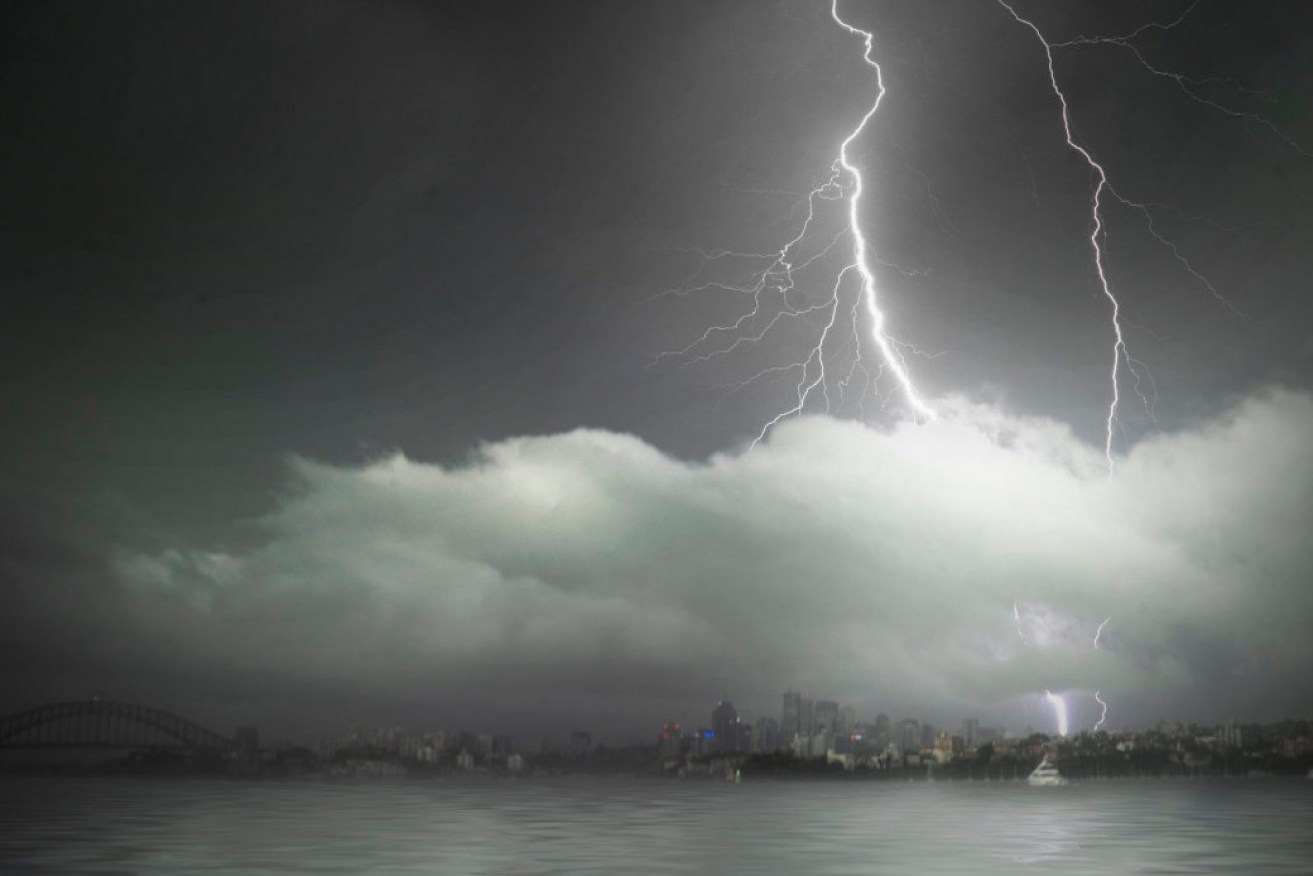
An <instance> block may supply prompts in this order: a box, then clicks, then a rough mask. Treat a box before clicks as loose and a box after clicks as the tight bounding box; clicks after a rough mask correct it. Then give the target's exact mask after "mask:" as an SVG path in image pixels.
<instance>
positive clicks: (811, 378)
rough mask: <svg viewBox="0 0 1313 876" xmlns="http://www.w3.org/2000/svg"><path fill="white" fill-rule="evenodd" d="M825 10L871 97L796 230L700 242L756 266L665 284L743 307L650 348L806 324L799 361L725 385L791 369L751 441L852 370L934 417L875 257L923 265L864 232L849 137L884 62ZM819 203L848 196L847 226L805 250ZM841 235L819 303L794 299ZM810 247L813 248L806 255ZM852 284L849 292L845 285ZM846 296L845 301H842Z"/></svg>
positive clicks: (704, 344)
mask: <svg viewBox="0 0 1313 876" xmlns="http://www.w3.org/2000/svg"><path fill="white" fill-rule="evenodd" d="M830 17H831V18H832V19H833V20H834V22H835V23H836V24H838V25H839V26H840V27H842V28H843V29H844V30H845V31H847V32H848V33H850V34H852V35H854V36H858V37H861V39H862V42H863V45H864V50H863V52H862V61H863V63H864V64H865V65H866V66H868V67H870V68H871V69H872V70H873V71H875V85H876V95H875V100H874V101H873V102H872V103H871V105H870V107H869V108H868V109H867V110H866V112H865V114H863V115H862V117H861V119H860V120H859V121H858V123H857V125H856V126H855V127H854V128H853V129H852V130H851V131H850V132H849V133H848V135H847V136H846V137H844V139H843V140H842V141H841V142H840V143H839V145H838V150H837V153H838V154H837V156H836V157H835V158H834V160H833V161H832V163H831V164H830V169H829V173H828V174H827V175H826V177H825V178H824V179H823V180H822V181H821V182H819V183H818V184H816V185H814V186H813V187H812V189H811V190H810V191H809V192H808V193H807V195H806V198H805V203H806V207H807V209H806V216H805V218H804V219H803V220H802V223H801V225H800V227H799V228H798V230H797V233H796V234H794V235H793V237H791V238H790V239H789V240H788V241H786V242H785V243H784V245H783V246H782V247H780V249H778V250H776V251H774V252H766V253H752V252H728V251H716V252H705V251H697V254H698V255H699V256H700V257H701V258H702V260H703V263H704V264H705V263H707V262H710V261H719V260H727V259H728V260H736V261H738V262H744V263H747V264H749V265H751V264H755V265H756V267H754V268H750V269H749V270H748V271H747V274H746V276H743V277H741V278H740V279H738V280H734V281H711V282H704V283H700V284H698V285H693V286H689V287H687V288H680V289H674V290H670V291H671V293H672V294H676V295H681V296H682V295H688V294H692V293H698V292H724V293H730V294H733V295H737V296H742V297H743V299H744V306H743V309H742V310H741V311H740V313H739V314H738V316H737V317H735V318H734V319H733V320H732V321H730V322H727V323H724V324H719V325H713V326H711V327H710V328H708V329H706V331H704V332H703V333H702V334H701V335H700V336H699V337H697V338H696V339H694V340H693V341H692V342H691V343H689V344H687V345H686V346H684V347H683V348H681V349H677V350H670V351H667V352H664V353H662V354H660V355H659V356H658V357H657V361H660V360H662V359H666V358H673V359H676V360H678V361H681V362H683V363H684V364H694V363H698V362H705V361H708V360H710V359H714V358H717V357H719V356H723V355H725V354H728V353H730V352H733V351H735V350H739V349H741V348H743V347H748V346H751V345H754V344H756V343H758V342H761V341H763V340H765V339H766V338H767V337H768V336H771V335H772V334H773V333H775V332H777V331H778V330H780V329H781V328H782V327H784V326H786V325H796V324H799V323H801V324H803V325H805V326H807V327H808V328H810V329H811V331H812V333H813V340H812V341H811V343H810V346H809V347H808V348H807V353H806V355H805V356H804V357H802V358H801V360H800V361H793V362H790V363H788V364H785V365H778V366H773V367H769V368H765V369H762V370H761V371H759V372H757V373H756V374H754V375H753V376H751V377H749V378H748V379H747V380H744V381H740V382H739V383H736V384H733V385H731V386H730V388H729V389H730V392H733V391H736V390H738V389H742V388H744V387H746V386H748V385H750V384H752V383H754V382H756V381H758V380H760V379H762V378H766V377H770V376H775V375H780V374H786V373H792V374H797V375H798V380H797V382H796V384H795V385H794V393H793V397H794V398H793V403H792V404H791V405H790V406H788V407H787V408H785V409H783V410H781V411H779V412H778V413H776V414H775V415H774V416H772V417H770V418H769V419H767V420H766V422H765V423H764V424H763V425H762V427H761V430H760V431H759V432H758V434H757V436H756V438H755V439H754V440H753V442H752V445H753V446H754V447H755V446H756V445H757V444H758V443H760V442H761V441H762V440H763V439H764V438H765V437H766V435H767V434H768V433H769V432H770V430H771V429H772V428H773V427H774V426H775V425H777V424H778V423H779V422H781V421H782V420H784V419H786V418H788V417H792V416H796V415H799V414H801V413H802V412H803V410H804V409H805V408H806V407H807V405H808V404H809V402H811V401H812V399H813V397H814V396H815V397H817V400H818V403H819V405H820V407H822V408H823V409H824V410H825V411H826V412H829V410H830V408H831V397H830V392H831V384H833V386H834V387H835V388H837V390H838V391H839V392H840V393H841V394H842V393H844V392H846V391H847V390H848V388H849V387H850V385H851V383H852V381H853V380H854V378H855V376H856V375H857V374H858V373H859V372H860V373H861V374H862V375H863V376H865V378H866V382H867V385H868V386H869V385H870V384H871V383H872V382H877V383H878V381H879V379H880V377H881V376H882V375H883V374H884V373H885V372H888V373H891V374H892V375H893V376H894V379H895V380H896V381H897V384H898V387H899V389H900V390H901V392H902V395H903V397H904V398H905V400H906V402H907V405H908V406H909V407H910V408H911V409H912V412H913V414H914V415H915V416H917V417H918V418H922V419H933V418H934V416H935V413H934V410H933V409H932V407H931V406H930V404H929V403H928V402H927V401H926V400H925V399H924V397H923V396H922V395H921V393H920V392H919V391H918V390H917V388H916V386H915V384H914V383H913V381H912V376H911V373H910V371H909V369H908V366H907V361H906V358H905V356H904V352H905V351H906V352H919V351H917V350H916V349H915V348H914V347H912V346H910V345H908V344H905V343H903V342H900V341H898V340H897V339H895V338H894V337H893V336H892V335H890V334H889V332H888V329H887V325H886V317H885V313H884V311H883V310H881V309H880V305H879V300H878V295H877V281H876V266H879V267H882V268H892V269H894V270H896V271H898V272H900V273H902V274H904V275H905V276H917V275H918V274H919V273H921V272H918V271H913V270H907V269H904V268H901V267H899V266H897V265H894V264H892V263H890V262H888V261H886V260H884V259H882V258H881V257H880V256H879V254H878V253H876V251H875V248H874V247H873V246H871V244H870V242H869V241H868V240H867V237H866V232H865V230H864V229H863V227H862V222H861V209H862V201H863V196H864V194H865V193H866V181H865V179H864V177H863V175H862V172H861V170H860V169H859V167H858V166H857V165H856V164H855V163H854V162H853V159H852V157H851V154H850V150H851V147H852V146H853V143H854V142H855V141H856V140H857V139H858V138H859V137H860V136H861V135H862V134H863V133H864V132H865V131H866V129H867V126H868V124H869V123H870V121H871V119H872V118H873V117H874V116H875V114H876V113H877V112H878V111H879V109H880V104H881V102H882V100H883V99H884V95H885V86H884V75H883V71H882V70H881V68H880V65H879V64H878V63H877V62H876V61H875V59H874V58H873V57H872V53H873V52H874V35H873V34H872V33H871V32H870V31H866V30H862V29H861V28H858V27H855V26H853V25H851V24H849V23H848V22H847V21H845V20H844V19H843V18H842V17H840V15H839V5H838V0H832V3H831V6H830ZM826 202H846V210H845V211H844V213H845V216H844V226H843V229H842V230H841V231H840V232H839V234H838V235H837V236H835V237H834V238H833V239H832V240H831V241H830V242H829V245H828V246H825V247H824V248H822V249H819V250H818V251H815V252H812V250H815V249H816V244H815V242H814V238H815V236H816V235H815V233H814V232H815V231H816V227H817V225H818V224H819V218H818V210H820V209H821V208H823V207H824V206H825V205H826ZM844 240H846V241H847V242H848V248H846V249H845V251H844V252H845V254H844V256H843V259H842V264H841V266H840V267H839V268H838V269H837V270H836V271H835V273H834V274H833V275H832V276H833V282H831V283H829V284H827V285H828V290H829V291H828V293H827V294H826V295H825V297H824V298H823V299H822V300H821V301H820V302H819V303H806V302H805V301H803V300H801V299H802V296H801V295H800V293H799V290H798V282H799V275H800V274H801V273H802V272H803V271H804V270H806V269H808V268H810V267H812V266H818V267H825V264H824V263H823V260H824V259H825V258H826V257H827V256H829V255H830V254H831V252H832V251H834V250H835V249H836V248H837V247H838V246H839V244H840V242H841V241H844ZM809 252H812V254H810V255H807V253H809ZM762 265H764V267H762ZM852 281H855V284H854V283H853V282H852ZM854 285H855V288H854V289H851V291H849V289H846V288H845V287H852V286H854ZM849 296H851V300H847V299H848V297H849ZM862 311H865V317H864V321H865V324H866V332H865V334H866V336H867V338H868V341H869V342H870V343H872V344H873V345H874V346H875V348H876V350H877V351H878V352H879V354H880V356H879V364H878V367H877V368H876V370H875V374H874V375H872V373H871V370H870V369H868V368H867V366H866V363H865V362H864V360H863V359H862V347H863V343H862V342H861V340H860V338H861V335H862V329H861V326H862V323H863V316H862ZM841 316H842V317H843V318H844V319H845V321H848V322H849V323H850V328H849V330H850V331H851V333H852V337H853V339H854V342H853V343H850V344H849V345H848V346H847V347H846V348H845V350H846V351H847V355H848V358H849V361H848V366H847V368H846V371H844V370H839V369H837V368H836V367H835V364H836V363H834V362H832V361H831V359H832V358H833V356H834V355H835V354H834V352H833V351H832V350H830V349H829V348H830V346H832V345H833V337H834V334H835V331H836V327H837V325H838V323H839V320H840V317H841ZM858 403H859V404H860V399H859V402H858Z"/></svg>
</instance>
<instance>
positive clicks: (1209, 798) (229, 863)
mask: <svg viewBox="0 0 1313 876" xmlns="http://www.w3.org/2000/svg"><path fill="white" fill-rule="evenodd" d="M0 872H3V873H6V874H9V873H18V874H25V873H33V874H40V873H59V874H71V873H97V874H111V873H112V874H118V873H122V874H128V873H167V874H181V873H244V874H259V873H353V874H354V873H459V874H549V873H550V874H557V873H559V874H566V873H569V874H580V873H597V874H602V873H606V874H612V873H625V874H627V873H691V874H700V873H708V874H710V873H716V874H724V873H781V874H783V873H789V874H797V873H809V874H852V873H921V874H935V873H955V874H956V873H999V874H1001V873H1049V872H1061V873H1064V874H1068V876H1070V874H1083V873H1091V874H1094V873H1097V874H1100V876H1104V874H1109V873H1245V874H1265V873H1309V872H1313V781H1309V780H1307V779H1252V778H1251V779H1219V780H1203V779H1196V780H1184V779H1178V780H1149V779H1145V780H1122V781H1089V782H1076V783H1073V784H1071V785H1068V786H1065V787H1053V788H1034V787H1030V786H1029V785H1027V784H1026V783H1025V782H989V783H986V782H953V783H947V782H934V783H926V782H917V783H892V782H843V781H838V782H819V783H805V782H791V781H780V782H758V783H749V782H745V783H743V784H739V785H728V784H720V783H712V782H692V781H688V782H679V781H659V780H650V781H622V780H609V781H603V780H588V779H569V778H560V779H543V780H525V781H519V782H510V781H495V780H490V781H487V782H473V781H470V782H452V781H449V780H448V781H433V780H426V781H419V780H414V781H407V780H399V781H391V782H389V781H355V782H331V781H304V782H259V781H251V782H240V781H224V780H212V779H194V780H193V779H172V780H165V779H157V780H137V779H125V778H115V777H104V778H76V779H74V778H41V779H36V778H27V777H23V778H15V777H6V778H0Z"/></svg>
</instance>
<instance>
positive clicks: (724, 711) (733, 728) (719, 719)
mask: <svg viewBox="0 0 1313 876" xmlns="http://www.w3.org/2000/svg"><path fill="white" fill-rule="evenodd" d="M746 729H747V728H746V727H745V726H744V725H742V724H740V723H739V712H738V709H736V708H734V704H733V703H731V702H730V701H729V700H724V699H722V700H721V701H720V702H719V703H717V704H716V708H714V709H712V710H711V730H712V732H713V733H714V734H715V737H714V738H715V744H714V745H713V746H712V747H713V750H715V751H744V750H746V749H747V747H748V740H747V734H746V733H744V730H746Z"/></svg>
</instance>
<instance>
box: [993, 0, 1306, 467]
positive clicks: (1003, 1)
mask: <svg viewBox="0 0 1313 876" xmlns="http://www.w3.org/2000/svg"><path fill="white" fill-rule="evenodd" d="M997 2H998V4H999V5H1000V6H1002V7H1003V8H1004V9H1006V10H1007V11H1008V13H1009V14H1010V15H1011V16H1012V17H1013V19H1015V20H1016V21H1017V23H1019V24H1022V25H1025V26H1026V27H1027V28H1029V29H1030V30H1031V32H1032V33H1034V34H1035V37H1036V39H1038V40H1039V42H1040V45H1041V46H1043V47H1044V57H1045V60H1046V62H1047V67H1048V74H1049V85H1050V87H1051V89H1052V91H1053V94H1054V96H1056V97H1057V99H1058V103H1059V104H1060V105H1061V108H1062V131H1063V135H1064V137H1065V139H1066V142H1067V146H1068V147H1069V148H1070V149H1071V150H1072V151H1074V152H1076V153H1077V154H1079V155H1080V156H1081V158H1083V159H1084V160H1085V163H1086V164H1087V165H1088V166H1089V169H1090V171H1091V172H1092V173H1093V175H1094V176H1095V178H1096V183H1095V186H1094V191H1093V192H1092V193H1091V197H1090V236H1089V242H1090V249H1091V250H1092V251H1093V253H1094V270H1095V274H1096V275H1097V277H1098V282H1099V288H1100V290H1101V291H1102V293H1103V296H1104V297H1105V298H1106V299H1107V300H1108V304H1109V305H1110V308H1111V311H1112V314H1111V321H1112V330H1113V336H1114V342H1113V350H1112V369H1111V375H1110V376H1111V383H1112V399H1111V401H1110V402H1109V404H1108V415H1107V418H1106V423H1105V432H1104V457H1105V458H1106V459H1107V462H1108V473H1109V474H1110V475H1111V474H1112V472H1113V470H1114V467H1115V463H1114V460H1113V440H1114V436H1115V433H1116V431H1117V428H1118V420H1117V414H1118V409H1119V407H1120V404H1121V384H1120V379H1119V378H1120V371H1121V367H1122V365H1123V363H1124V364H1125V366H1126V369H1127V371H1129V372H1130V373H1131V375H1132V378H1133V384H1132V388H1133V390H1134V392H1135V393H1136V394H1137V395H1138V396H1139V397H1140V399H1141V401H1143V402H1144V405H1145V408H1146V410H1147V411H1148V412H1149V415H1150V417H1151V418H1153V405H1152V401H1151V398H1150V395H1146V393H1145V392H1144V391H1143V390H1142V389H1141V386H1142V384H1143V383H1145V382H1148V383H1149V384H1150V387H1151V389H1150V392H1151V393H1152V392H1153V390H1152V384H1153V378H1152V376H1151V375H1150V374H1149V372H1148V368H1147V367H1145V365H1144V363H1142V362H1140V361H1139V360H1138V359H1135V358H1134V357H1132V356H1131V355H1130V352H1129V350H1128V349H1127V346H1126V338H1125V335H1124V333H1123V331H1122V322H1121V302H1120V301H1119V300H1118V299H1117V296H1116V295H1115V294H1114V292H1113V289H1112V284H1111V282H1110V281H1109V279H1108V273H1107V267H1106V264H1105V258H1104V251H1103V247H1102V245H1101V238H1102V236H1103V234H1104V229H1105V227H1106V224H1107V223H1106V221H1105V218H1104V214H1103V206H1104V202H1103V198H1104V195H1107V196H1108V197H1109V198H1111V199H1112V200H1115V201H1117V202H1118V203H1119V204H1121V205H1122V206H1124V207H1126V208H1128V209H1130V210H1133V211H1135V212H1137V213H1139V214H1140V216H1141V217H1142V218H1143V220H1144V224H1145V231H1146V232H1147V233H1148V235H1149V236H1150V237H1152V238H1153V239H1154V240H1155V241H1157V242H1158V243H1159V244H1160V245H1162V246H1163V247H1164V248H1166V249H1167V250H1168V251H1169V252H1170V253H1171V256H1172V258H1173V259H1174V260H1175V261H1176V262H1177V263H1178V264H1179V265H1180V266H1181V268H1182V269H1183V270H1184V271H1185V272H1186V273H1187V274H1189V275H1190V277H1192V278H1193V279H1194V280H1195V282H1197V283H1198V284H1199V285H1201V286H1202V287H1203V288H1204V289H1206V290H1207V291H1208V293H1209V294H1210V295H1211V296H1212V297H1213V298H1214V299H1215V300H1216V301H1217V302H1218V303H1219V304H1221V305H1222V306H1224V307H1225V308H1227V309H1228V310H1230V311H1231V312H1232V313H1233V314H1234V315H1235V316H1237V317H1239V318H1240V319H1242V320H1245V321H1246V322H1247V321H1248V319H1247V317H1246V316H1245V314H1244V313H1242V312H1241V311H1240V309H1239V308H1237V307H1236V306H1235V305H1234V304H1233V303H1232V302H1231V301H1230V300H1229V299H1228V298H1227V297H1226V296H1225V295H1223V294H1222V293H1221V292H1220V291H1218V289H1217V287H1216V286H1214V285H1213V283H1212V282H1211V281H1210V280H1209V279H1208V277H1206V276H1205V275H1204V274H1203V273H1202V272H1201V271H1199V270H1198V269H1197V268H1195V266H1194V264H1193V263H1192V262H1191V261H1190V259H1189V258H1188V257H1187V256H1186V255H1185V254H1184V253H1183V252H1182V251H1181V249H1180V247H1179V246H1177V245H1176V243H1174V242H1173V241H1172V240H1170V239H1169V238H1168V237H1167V236H1165V235H1164V234H1162V233H1161V232H1160V231H1159V230H1158V226H1157V224H1156V222H1155V221H1154V213H1153V209H1152V208H1153V207H1154V206H1163V205H1151V204H1149V203H1144V202H1141V201H1136V200H1133V199H1131V198H1129V197H1127V196H1125V195H1123V194H1122V193H1121V192H1119V191H1118V190H1117V189H1116V188H1114V187H1113V185H1112V182H1111V180H1110V179H1109V177H1108V172H1107V170H1106V169H1105V168H1104V166H1103V165H1102V164H1100V163H1099V162H1098V161H1097V160H1095V158H1094V156H1093V154H1092V153H1091V152H1090V150H1089V149H1088V148H1086V147H1085V146H1084V145H1082V144H1081V143H1080V142H1079V141H1077V139H1076V137H1075V135H1074V134H1073V132H1072V126H1071V110H1070V107H1069V106H1068V104H1067V97H1066V94H1065V93H1064V92H1063V91H1062V87H1061V86H1060V85H1059V84H1058V76H1057V73H1056V71H1055V69H1054V62H1053V50H1054V49H1061V48H1070V47H1075V46H1117V47H1120V48H1123V49H1125V50H1127V51H1128V52H1130V53H1131V54H1132V55H1133V56H1134V57H1135V59H1136V61H1137V62H1138V63H1139V65H1140V66H1141V67H1142V68H1143V69H1144V70H1145V71H1147V72H1148V73H1150V74H1151V75H1153V76H1155V77H1158V78H1160V79H1166V80H1168V81H1170V82H1173V83H1175V85H1176V86H1177V88H1178V89H1180V91H1181V92H1182V93H1184V94H1185V95H1186V96H1187V97H1189V98H1190V99H1191V100H1193V101H1195V102H1196V103H1199V104H1201V105H1203V106H1205V107H1207V108H1209V109H1212V110H1215V111H1217V112H1220V113H1222V114H1224V115H1227V116H1230V117H1232V118H1235V119H1239V120H1241V121H1243V122H1244V123H1245V124H1246V125H1258V126H1260V127H1263V128H1265V129H1267V130H1268V131H1270V132H1271V133H1272V134H1273V135H1275V136H1276V137H1277V138H1279V139H1280V140H1281V141H1282V142H1283V143H1285V144H1286V145H1287V146H1288V147H1290V148H1291V149H1293V150H1294V151H1296V152H1298V153H1299V154H1300V155H1303V156H1305V157H1309V158H1313V152H1310V151H1308V150H1307V149H1305V148H1303V147H1302V146H1301V145H1300V144H1298V143H1296V142H1295V141H1294V140H1293V139H1291V138H1290V136H1289V135H1288V134H1286V132H1285V131H1283V130H1282V129H1281V128H1280V127H1278V126H1277V125H1276V124H1275V123H1274V122H1273V121H1272V120H1271V119H1268V118H1267V117H1265V116H1263V115H1261V114H1259V113H1254V112H1248V111H1244V110H1237V109H1234V108H1232V107H1229V106H1226V105H1225V104H1223V103H1221V102H1219V101H1217V100H1214V99H1212V98H1210V97H1209V96H1208V95H1206V94H1205V93H1204V91H1203V89H1204V88H1205V87H1206V86H1207V85H1209V84H1213V83H1222V82H1224V83H1226V84H1227V85H1230V86H1232V87H1236V88H1242V86H1240V85H1239V84H1238V83H1235V82H1233V81H1231V80H1223V79H1219V78H1210V79H1192V78H1190V77H1188V76H1185V75H1183V74H1180V73H1176V72H1173V71H1170V70H1164V69H1162V68H1160V67H1158V66H1156V65H1154V64H1153V63H1152V62H1150V61H1149V59H1148V58H1146V57H1145V55H1144V53H1143V52H1142V51H1141V50H1140V49H1139V48H1138V47H1137V46H1136V45H1135V44H1134V42H1133V40H1135V39H1136V38H1137V37H1139V36H1140V35H1141V34H1143V33H1145V32H1146V31H1149V30H1159V31H1164V32H1166V31H1170V30H1172V29H1173V28H1175V27H1177V26H1178V25H1180V24H1181V22H1183V21H1185V19H1186V18H1187V17H1188V16H1189V15H1190V13H1191V12H1193V11H1194V8H1195V7H1196V6H1197V5H1198V0H1194V2H1192V3H1190V5H1189V6H1187V7H1186V8H1185V9H1184V10H1183V11H1182V12H1181V13H1180V14H1179V15H1178V16H1177V17H1176V18H1175V19H1173V20H1171V21H1169V22H1150V23H1148V24H1144V25H1141V26H1140V27H1138V28H1136V29H1135V30H1133V31H1131V32H1130V33H1127V34H1122V35H1120V36H1102V37H1086V36H1079V37H1076V38H1074V39H1070V40H1067V41H1065V42H1050V41H1049V40H1048V39H1047V38H1045V36H1044V33H1043V32H1042V31H1041V30H1040V29H1039V27H1038V26H1037V25H1036V24H1035V23H1034V22H1033V21H1031V20H1029V19H1027V18H1023V17H1022V16H1021V15H1020V14H1019V13H1018V12H1017V11H1016V9H1014V8H1013V7H1012V5H1011V4H1010V3H1009V2H1008V0H997ZM1243 90H1247V89H1243ZM1168 209H1172V208H1168ZM1177 212H1179V211H1177Z"/></svg>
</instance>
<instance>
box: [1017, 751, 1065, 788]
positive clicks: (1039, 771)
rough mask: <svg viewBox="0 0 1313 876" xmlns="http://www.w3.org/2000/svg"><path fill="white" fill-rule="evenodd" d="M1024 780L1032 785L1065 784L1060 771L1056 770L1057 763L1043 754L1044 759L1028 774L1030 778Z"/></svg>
mask: <svg viewBox="0 0 1313 876" xmlns="http://www.w3.org/2000/svg"><path fill="white" fill-rule="evenodd" d="M1026 781H1028V782H1030V783H1031V784H1032V785H1065V784H1067V780H1066V778H1064V777H1063V775H1062V773H1060V772H1058V765H1057V764H1055V763H1054V762H1053V761H1051V760H1049V758H1048V755H1045V756H1044V759H1043V760H1041V761H1040V762H1039V766H1037V767H1035V771H1034V772H1033V773H1031V774H1030V778H1028V779H1027V780H1026Z"/></svg>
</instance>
